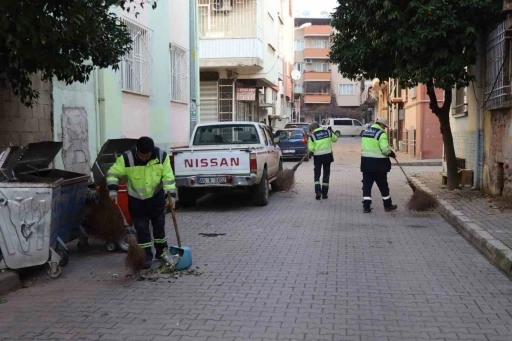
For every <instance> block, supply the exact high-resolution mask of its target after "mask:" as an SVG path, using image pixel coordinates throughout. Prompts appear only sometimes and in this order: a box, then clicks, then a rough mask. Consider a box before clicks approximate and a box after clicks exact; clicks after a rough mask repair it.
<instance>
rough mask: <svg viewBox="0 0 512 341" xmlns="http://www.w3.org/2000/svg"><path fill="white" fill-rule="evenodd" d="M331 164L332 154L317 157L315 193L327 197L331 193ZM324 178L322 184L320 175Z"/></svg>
mask: <svg viewBox="0 0 512 341" xmlns="http://www.w3.org/2000/svg"><path fill="white" fill-rule="evenodd" d="M331 162H332V154H329V156H328V157H327V155H320V156H315V193H318V192H322V195H323V196H326V195H327V193H328V192H329V178H330V176H331ZM322 168H323V173H324V174H323V177H322V183H320V175H321V174H322Z"/></svg>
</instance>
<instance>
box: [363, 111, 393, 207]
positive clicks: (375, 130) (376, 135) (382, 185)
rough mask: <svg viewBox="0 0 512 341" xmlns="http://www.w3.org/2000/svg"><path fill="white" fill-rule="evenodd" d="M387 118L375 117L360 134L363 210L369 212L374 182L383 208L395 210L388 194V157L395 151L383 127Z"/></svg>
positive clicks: (389, 166) (389, 163) (386, 123)
mask: <svg viewBox="0 0 512 341" xmlns="http://www.w3.org/2000/svg"><path fill="white" fill-rule="evenodd" d="M387 127H388V120H387V119H385V118H377V120H376V121H375V124H374V125H372V126H371V127H370V128H368V129H366V130H365V131H364V132H363V134H362V135H361V136H362V138H361V172H363V212H364V213H370V212H371V210H372V208H371V205H372V187H373V183H374V182H375V183H376V184H377V186H378V187H379V190H380V194H381V195H382V199H383V201H384V210H385V211H386V212H390V211H393V210H396V208H397V206H396V205H393V203H392V201H391V195H390V194H389V186H388V172H389V171H390V170H391V161H390V160H389V158H390V157H392V158H395V157H396V155H395V152H394V151H392V150H391V148H389V142H388V136H387V135H386V132H385V130H384V129H385V128H387Z"/></svg>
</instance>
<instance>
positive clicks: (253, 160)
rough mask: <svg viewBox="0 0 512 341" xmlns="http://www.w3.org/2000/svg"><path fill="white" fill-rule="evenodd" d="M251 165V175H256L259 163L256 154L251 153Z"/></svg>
mask: <svg viewBox="0 0 512 341" xmlns="http://www.w3.org/2000/svg"><path fill="white" fill-rule="evenodd" d="M250 165H251V173H253V174H256V173H257V172H258V161H257V159H256V154H254V153H251V156H250Z"/></svg>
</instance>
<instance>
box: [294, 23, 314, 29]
mask: <svg viewBox="0 0 512 341" xmlns="http://www.w3.org/2000/svg"><path fill="white" fill-rule="evenodd" d="M309 26H311V23H310V22H307V23H304V24H302V25H300V26H299V27H295V28H294V29H293V30H294V31H297V30H301V29H303V28H306V27H309Z"/></svg>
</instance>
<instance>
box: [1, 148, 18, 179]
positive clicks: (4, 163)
mask: <svg viewBox="0 0 512 341" xmlns="http://www.w3.org/2000/svg"><path fill="white" fill-rule="evenodd" d="M21 153H22V149H21V148H20V147H18V146H11V147H7V148H0V170H1V172H0V181H8V180H10V179H13V178H14V173H13V171H14V167H15V166H16V164H17V163H18V160H19V158H20V156H21Z"/></svg>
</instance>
